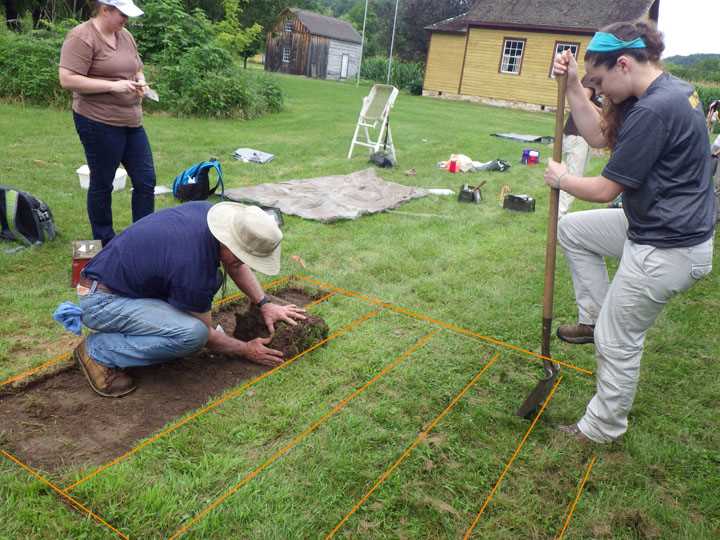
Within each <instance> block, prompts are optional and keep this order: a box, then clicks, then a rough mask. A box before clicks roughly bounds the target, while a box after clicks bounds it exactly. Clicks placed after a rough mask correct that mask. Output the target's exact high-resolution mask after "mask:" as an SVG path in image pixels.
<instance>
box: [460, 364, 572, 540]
mask: <svg viewBox="0 0 720 540" xmlns="http://www.w3.org/2000/svg"><path fill="white" fill-rule="evenodd" d="M562 380H563V378H562V376H561V377H560V378H558V380H557V382H556V383H555V385H554V386H553V387H552V390H550V394H548V397H547V398H546V399H545V401H544V402H543V404H542V407H541V408H540V412H538V414H537V416H536V417H535V420H533V421H532V424H530V427H529V428H528V430H527V431H526V432H525V436H524V437H523V438H522V441H520V444H519V445H518V446H517V448H516V449H515V452H514V453H513V455H512V457H511V458H510V460H509V461H508V462H507V464H506V465H505V468H504V469H503V471H502V473H500V477H499V478H498V479H497V482H495V486H493V488H492V491H490V494H489V495H488V496H487V498H486V499H485V502H484V503H483V505H482V507H481V508H480V511H479V512H478V513H477V516H475V519H474V520H473V522H472V523H471V524H470V527H468V530H467V531H465V536H463V540H468V538H470V535H472V532H473V530H474V529H475V526H476V525H477V524H478V521H480V516H482V514H483V512H484V511H485V508H487V505H488V504H489V503H490V500H491V499H492V498H493V496H494V495H495V492H496V491H497V489H498V488H499V487H500V484H501V483H502V481H503V478H504V477H505V474H506V473H507V472H508V470H509V469H510V466H511V465H512V464H513V462H514V461H515V458H516V457H517V456H518V454H519V453H520V450H522V447H523V445H524V444H525V441H527V439H528V437H529V436H530V432H532V430H533V428H534V427H535V424H537V421H538V420H540V417H541V416H542V414H543V412H545V407H547V405H548V403H550V400H551V399H552V397H553V394H555V390H557V387H558V386H559V385H560V382H561V381H562Z"/></svg>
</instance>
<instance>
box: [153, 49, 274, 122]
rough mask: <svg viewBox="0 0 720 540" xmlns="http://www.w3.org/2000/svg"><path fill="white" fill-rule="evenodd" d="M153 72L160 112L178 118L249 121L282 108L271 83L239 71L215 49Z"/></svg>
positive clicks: (195, 51) (194, 52)
mask: <svg viewBox="0 0 720 540" xmlns="http://www.w3.org/2000/svg"><path fill="white" fill-rule="evenodd" d="M157 71H158V81H160V82H159V83H158V84H157V85H156V86H157V89H158V92H159V93H160V95H161V100H162V101H161V105H162V108H164V109H168V110H171V111H173V112H176V113H178V114H182V115H196V116H210V117H216V118H230V117H237V118H245V119H250V118H257V117H258V116H261V115H262V114H265V113H266V112H277V111H279V110H280V109H281V108H282V105H283V96H282V91H281V90H280V87H279V86H278V84H277V82H276V81H275V79H273V78H271V77H269V76H268V75H265V74H264V73H259V74H256V73H253V72H249V71H247V70H243V69H240V68H239V67H238V66H237V65H236V64H235V63H234V62H233V59H232V57H231V56H230V54H229V53H228V52H227V51H225V50H224V49H221V48H219V47H214V46H211V45H206V46H204V47H197V48H194V49H190V50H188V51H187V52H186V53H185V54H184V55H183V56H181V57H180V58H179V59H176V60H175V63H174V64H170V63H169V62H168V63H165V64H164V65H161V66H160V67H159V68H158V70H157Z"/></svg>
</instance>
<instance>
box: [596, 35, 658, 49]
mask: <svg viewBox="0 0 720 540" xmlns="http://www.w3.org/2000/svg"><path fill="white" fill-rule="evenodd" d="M645 48H647V45H646V44H645V41H644V40H643V38H635V39H633V40H630V41H623V40H622V39H620V38H619V37H617V36H616V35H615V34H611V33H609V32H596V33H595V35H594V36H593V38H592V39H591V40H590V43H589V44H588V47H587V50H588V52H599V53H604V52H614V51H621V50H623V49H645Z"/></svg>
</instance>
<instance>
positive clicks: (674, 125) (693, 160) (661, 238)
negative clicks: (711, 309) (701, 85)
mask: <svg viewBox="0 0 720 540" xmlns="http://www.w3.org/2000/svg"><path fill="white" fill-rule="evenodd" d="M710 167H711V161H710V141H709V140H708V135H707V128H706V127H705V115H704V114H703V111H702V106H701V104H700V100H699V99H698V97H697V94H696V93H695V90H694V89H693V87H692V86H690V85H689V84H688V83H686V82H685V81H682V80H680V79H678V78H676V77H673V76H672V75H669V74H667V73H663V74H662V75H660V76H659V77H658V78H657V79H655V81H654V82H653V83H652V84H651V85H650V87H649V88H648V89H647V91H646V92H645V94H643V95H642V96H640V98H639V99H638V100H637V102H636V103H635V104H634V105H633V106H632V107H630V108H629V110H628V111H627V113H626V115H625V118H624V120H623V123H622V126H621V127H620V131H619V132H618V141H617V145H616V146H615V148H614V149H613V153H612V156H611V157H610V161H609V162H608V164H607V166H606V167H605V169H604V170H603V173H602V174H603V176H604V177H605V178H608V179H610V180H612V181H614V182H617V183H618V184H621V185H622V186H624V187H625V192H624V193H623V209H624V210H625V214H626V215H627V218H628V222H629V228H628V238H629V239H630V240H632V241H633V242H636V243H638V244H646V245H651V246H655V247H659V248H673V247H689V246H695V245H698V244H701V243H702V242H704V241H706V240H708V239H709V238H710V237H711V236H712V234H713V230H714V228H715V196H714V193H713V185H712V179H711V169H710Z"/></svg>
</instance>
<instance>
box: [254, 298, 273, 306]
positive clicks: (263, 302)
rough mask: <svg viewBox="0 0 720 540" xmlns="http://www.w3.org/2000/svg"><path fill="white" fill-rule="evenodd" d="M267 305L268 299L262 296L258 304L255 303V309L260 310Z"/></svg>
mask: <svg viewBox="0 0 720 540" xmlns="http://www.w3.org/2000/svg"><path fill="white" fill-rule="evenodd" d="M269 303H270V299H269V298H268V297H267V296H263V297H262V299H261V300H260V301H259V302H255V307H256V308H258V309H260V308H261V307H263V306H264V305H265V304H269Z"/></svg>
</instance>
